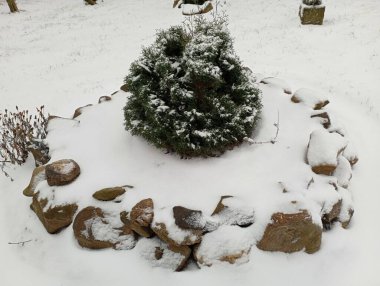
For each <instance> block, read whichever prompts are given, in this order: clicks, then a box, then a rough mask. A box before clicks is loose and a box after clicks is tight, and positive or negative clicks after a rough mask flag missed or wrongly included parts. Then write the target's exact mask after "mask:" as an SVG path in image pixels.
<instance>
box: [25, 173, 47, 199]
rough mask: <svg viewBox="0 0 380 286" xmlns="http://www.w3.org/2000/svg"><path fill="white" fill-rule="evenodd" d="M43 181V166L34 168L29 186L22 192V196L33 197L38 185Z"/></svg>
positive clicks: (44, 178) (44, 177)
mask: <svg viewBox="0 0 380 286" xmlns="http://www.w3.org/2000/svg"><path fill="white" fill-rule="evenodd" d="M44 180H46V175H45V166H40V167H37V168H35V169H34V170H33V173H32V178H31V179H30V182H29V185H28V186H27V187H26V188H25V189H24V191H23V194H24V196H27V197H33V196H34V194H35V190H36V187H37V185H38V183H39V182H41V181H44Z"/></svg>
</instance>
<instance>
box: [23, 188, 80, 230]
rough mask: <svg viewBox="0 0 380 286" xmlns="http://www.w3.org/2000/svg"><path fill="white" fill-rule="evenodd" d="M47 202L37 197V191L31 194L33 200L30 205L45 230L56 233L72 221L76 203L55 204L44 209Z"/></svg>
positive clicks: (76, 207)
mask: <svg viewBox="0 0 380 286" xmlns="http://www.w3.org/2000/svg"><path fill="white" fill-rule="evenodd" d="M47 204H48V200H47V199H40V198H38V193H37V194H35V195H34V196H33V201H32V204H31V205H30V207H31V209H32V210H33V211H34V212H35V213H36V215H37V216H38V218H39V219H40V221H41V222H42V224H43V226H44V227H45V229H46V230H47V232H49V233H58V232H59V231H61V230H62V229H63V228H65V227H67V226H69V225H70V224H71V223H72V221H73V217H74V214H75V212H76V211H77V209H78V206H77V205H76V204H67V205H57V206H54V207H49V208H48V209H47V210H44V208H45V207H46V206H47Z"/></svg>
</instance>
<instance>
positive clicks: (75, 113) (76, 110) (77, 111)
mask: <svg viewBox="0 0 380 286" xmlns="http://www.w3.org/2000/svg"><path fill="white" fill-rule="evenodd" d="M89 106H92V104H87V105H85V106H82V107H78V108H77V109H75V111H74V115H73V119H74V118H77V117H78V116H79V115H81V114H82V113H83V110H84V109H85V108H86V107H89Z"/></svg>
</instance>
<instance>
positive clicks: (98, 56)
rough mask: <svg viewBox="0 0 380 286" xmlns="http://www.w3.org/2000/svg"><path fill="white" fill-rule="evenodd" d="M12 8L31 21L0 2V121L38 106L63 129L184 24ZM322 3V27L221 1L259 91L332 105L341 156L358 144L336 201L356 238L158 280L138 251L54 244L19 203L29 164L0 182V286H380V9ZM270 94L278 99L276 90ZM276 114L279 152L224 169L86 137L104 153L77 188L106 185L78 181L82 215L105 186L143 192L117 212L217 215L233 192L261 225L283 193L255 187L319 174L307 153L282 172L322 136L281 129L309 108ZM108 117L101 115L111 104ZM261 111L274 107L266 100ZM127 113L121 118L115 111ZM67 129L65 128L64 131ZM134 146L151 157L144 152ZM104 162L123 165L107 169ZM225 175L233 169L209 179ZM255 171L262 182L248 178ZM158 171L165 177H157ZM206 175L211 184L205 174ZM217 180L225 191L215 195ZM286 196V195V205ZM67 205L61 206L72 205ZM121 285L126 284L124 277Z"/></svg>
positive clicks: (370, 3) (262, 2) (121, 13)
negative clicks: (314, 94) (303, 91)
mask: <svg viewBox="0 0 380 286" xmlns="http://www.w3.org/2000/svg"><path fill="white" fill-rule="evenodd" d="M17 3H18V5H19V8H20V9H21V10H23V11H21V12H20V13H18V14H15V15H10V14H9V13H8V7H7V5H6V4H5V2H4V1H3V2H0V28H1V29H0V97H1V109H5V108H8V109H13V108H14V106H15V105H19V107H20V108H29V109H33V108H34V107H35V106H40V105H42V104H44V105H45V106H46V109H47V110H48V111H49V112H50V113H51V114H55V115H61V116H66V117H70V116H72V113H73V111H74V110H75V108H77V107H78V106H84V105H86V104H88V103H89V102H93V103H95V102H97V100H98V98H99V97H100V96H103V95H109V94H111V93H112V92H113V91H115V90H117V89H118V87H119V86H120V85H122V83H123V77H124V76H125V75H126V73H127V69H128V67H129V65H130V63H131V62H132V61H134V60H135V59H136V58H137V57H138V55H139V54H140V51H141V46H142V45H148V44H150V43H151V42H152V41H153V39H154V37H153V36H154V33H155V29H157V28H167V27H168V26H169V25H174V24H178V23H180V22H181V21H182V20H183V19H184V18H183V16H182V15H181V13H179V10H178V9H172V7H171V4H172V3H169V2H167V1H157V0H144V1H140V0H131V1H116V0H107V1H103V2H101V1H98V4H97V5H95V6H85V5H84V4H83V2H82V1H77V0H66V1H48V0H38V1H26V0H18V1H17ZM325 4H326V14H325V21H324V25H323V26H310V25H309V26H302V25H300V20H299V18H298V8H299V1H298V0H292V1H282V0H273V1H267V0H258V1H250V2H249V4H247V1H243V0H234V1H227V2H226V4H225V7H226V10H227V14H228V15H229V17H230V23H231V24H230V29H231V32H232V35H233V37H234V38H235V47H236V51H237V54H238V55H239V56H241V58H242V60H243V61H244V63H245V64H246V65H247V66H248V67H250V68H251V69H252V70H254V72H259V73H261V75H259V74H257V75H256V76H257V78H258V79H260V78H263V77H266V75H272V76H274V77H278V78H281V79H284V80H286V81H287V82H288V83H289V84H290V85H291V86H292V87H293V88H301V87H309V88H312V89H314V90H317V91H318V92H319V93H321V94H326V96H328V98H329V100H330V101H331V103H330V104H329V105H328V106H327V107H326V108H325V109H326V110H328V111H329V112H330V111H331V112H333V113H334V114H336V115H337V116H339V118H340V119H341V120H342V122H344V124H345V126H346V129H347V133H348V134H349V135H350V143H349V145H348V146H347V147H346V149H345V151H344V154H343V155H344V156H345V157H346V158H347V156H348V155H346V152H348V150H349V148H350V145H351V143H354V144H355V146H356V148H357V150H358V152H359V155H360V161H359V163H358V164H357V165H355V167H354V176H353V178H352V180H351V184H350V190H346V189H343V188H339V194H341V195H342V197H343V198H344V197H347V199H346V200H343V205H344V209H345V210H346V212H345V214H346V215H345V216H346V218H348V209H349V207H348V206H349V205H350V203H351V204H352V201H351V192H352V196H353V198H354V203H355V215H354V217H353V220H352V223H351V226H350V228H349V229H348V230H343V229H342V228H341V227H339V226H338V225H337V227H334V228H333V229H332V230H331V231H329V232H325V233H324V234H323V240H322V247H321V250H320V251H319V252H317V253H315V254H313V255H307V254H305V253H296V254H291V255H288V254H281V253H268V252H263V251H260V250H258V249H257V248H256V247H252V250H251V252H250V255H249V257H250V262H249V263H247V264H244V265H241V266H239V267H232V268H231V266H230V265H229V264H227V265H226V266H225V265H224V264H225V263H223V265H217V266H215V267H211V268H205V269H202V270H201V271H195V270H196V269H194V268H191V267H190V270H188V271H186V272H183V273H169V272H168V271H163V270H162V269H160V268H157V269H153V270H152V269H151V266H149V265H146V263H145V262H144V261H143V260H141V259H140V255H139V254H138V252H137V251H135V250H131V251H120V252H116V251H112V250H105V251H101V252H96V251H95V252H92V251H85V250H80V249H79V248H77V247H75V241H74V238H73V235H72V232H71V231H70V228H68V229H67V230H65V231H63V232H62V233H60V234H58V235H49V234H47V233H46V231H45V230H44V228H43V226H42V225H41V223H40V221H39V220H38V218H37V217H36V216H35V214H34V213H33V212H31V211H30V209H29V204H30V198H26V197H23V196H22V194H21V192H22V189H23V188H24V187H25V186H26V185H27V184H28V182H29V179H30V174H31V172H32V170H33V168H34V163H33V162H32V160H29V161H28V162H27V163H26V164H25V165H24V166H22V167H20V168H16V169H15V170H10V171H11V175H12V176H13V178H14V179H15V181H14V182H13V183H12V182H10V181H9V180H8V179H7V178H4V177H0V191H1V196H2V200H1V201H0V206H1V207H0V226H1V228H2V231H1V233H0V242H1V243H0V253H1V257H0V283H1V284H2V285H36V284H38V285H41V286H44V285H49V286H51V285H57V284H62V285H84V286H85V285H115V286H116V285H124V284H125V283H126V281H128V283H130V284H137V283H140V284H144V283H145V282H146V283H145V284H157V285H194V284H200V285H202V283H203V284H204V282H205V281H207V283H208V284H210V285H214V284H215V285H234V284H239V285H252V283H256V284H260V285H311V286H313V285H353V286H356V285H369V286H377V285H379V283H380V275H379V273H378V265H379V263H380V258H379V255H378V253H380V244H379V243H378V237H379V235H380V226H379V224H378V218H377V216H376V214H377V211H378V202H379V201H380V193H379V192H378V187H379V185H380V178H379V176H378V168H377V165H378V162H379V161H380V154H379V152H378V142H380V132H379V124H380V120H379V118H380V116H379V114H380V97H379V96H378V90H379V83H378V78H379V74H380V55H379V50H380V31H379V28H378V27H379V26H380V12H379V9H378V1H377V0H362V1H354V0H337V1H326V3H325ZM274 15H275V16H274ZM262 88H263V89H266V91H267V92H269V91H272V89H271V88H270V87H262ZM270 93H271V92H270ZM268 97H269V98H268V100H269V101H270V98H271V94H269V93H268ZM120 104H122V105H123V104H124V100H121V99H120ZM282 104H283V103H281V104H279V109H280V118H281V124H280V125H281V128H280V134H279V142H278V144H277V143H276V144H275V145H276V146H279V149H281V150H278V152H277V151H276V152H274V153H273V152H271V150H272V149H270V148H269V147H268V146H270V145H268V146H264V147H261V146H257V145H253V146H250V147H251V150H253V153H255V156H251V155H252V154H251V153H250V152H245V151H242V150H247V149H244V148H245V147H244V148H238V149H235V150H233V152H228V153H227V154H225V155H224V156H223V157H221V158H219V159H220V160H210V161H202V160H198V159H197V160H194V161H193V160H186V161H185V162H182V161H178V162H177V161H176V160H175V159H170V160H169V161H166V160H164V158H166V157H165V156H163V155H157V156H155V157H154V158H153V157H151V156H152V154H153V153H154V154H156V150H154V149H152V148H150V146H147V145H144V142H143V141H142V140H140V139H138V138H133V137H132V138H131V137H129V136H128V135H127V133H126V132H125V131H124V130H123V127H122V126H118V127H112V128H115V129H118V130H119V131H117V132H115V133H116V134H118V136H117V137H116V138H115V137H112V138H107V139H108V140H104V137H103V136H102V135H101V134H100V132H99V134H96V132H94V133H92V134H87V133H86V134H85V135H90V136H92V139H93V141H92V145H91V146H97V152H96V153H95V152H94V154H93V157H92V160H91V164H89V163H86V162H78V163H79V165H80V166H81V167H82V166H84V167H85V168H84V170H83V173H82V174H81V176H82V175H85V174H86V173H87V172H89V173H93V174H94V170H95V169H96V170H98V171H99V173H97V172H95V173H97V174H98V176H93V177H92V178H91V182H88V181H87V182H86V184H85V183H84V182H83V180H84V179H82V178H81V176H79V177H78V179H77V182H76V188H75V189H76V190H75V191H77V193H79V191H80V193H82V192H83V193H84V194H85V195H84V196H83V198H80V199H81V200H82V203H81V206H80V207H81V208H82V207H85V206H88V205H92V204H94V203H96V202H95V201H94V200H93V199H92V198H88V197H87V195H88V194H89V193H91V192H93V191H96V190H97V189H99V188H98V187H99V186H100V185H101V187H105V186H111V185H124V184H126V183H127V184H128V183H130V184H133V183H135V184H136V185H138V186H139V187H138V189H139V190H140V191H141V190H144V192H141V193H140V194H139V192H138V190H137V189H136V190H135V191H132V192H131V193H132V194H133V195H130V196H129V197H128V198H127V197H126V198H125V200H124V201H123V204H125V205H126V207H128V208H129V207H132V206H133V205H134V204H135V203H137V202H138V201H139V199H141V198H146V197H147V196H148V195H154V194H156V193H158V192H160V195H159V196H160V197H161V199H162V200H163V201H165V202H168V203H178V204H182V205H184V206H186V207H189V208H194V209H199V208H202V209H204V210H209V211H210V212H211V211H212V210H213V209H214V208H215V206H216V203H217V201H218V199H219V197H220V195H221V194H232V195H240V196H242V197H243V199H246V200H247V204H250V205H252V206H253V207H254V210H255V216H256V219H257V221H260V222H263V221H264V220H265V218H267V216H268V215H269V213H270V212H269V209H270V207H267V204H266V203H260V202H261V200H260V199H261V196H262V194H263V193H264V194H266V195H268V196H272V197H273V198H274V197H277V195H278V192H281V191H282V188H281V187H280V186H278V184H268V185H263V186H262V192H255V191H254V190H256V188H254V187H253V184H257V185H262V181H265V179H269V177H271V176H272V175H271V174H272V173H274V174H280V173H281V174H282V178H278V181H287V182H293V183H294V182H302V184H301V186H303V187H302V188H301V189H303V188H306V186H307V184H308V182H309V180H310V179H311V177H312V176H314V175H313V174H312V173H311V172H309V171H306V170H304V169H303V167H300V163H299V162H300V161H301V160H303V159H304V158H303V155H297V156H299V157H297V159H296V160H295V161H287V160H289V159H290V158H294V157H293V155H294V154H298V153H299V152H298V151H300V150H301V149H302V148H303V150H304V151H305V150H306V149H305V146H306V145H307V142H308V135H309V134H310V133H311V132H312V131H313V130H314V129H315V128H317V126H312V127H311V126H308V127H305V129H308V131H309V132H308V134H307V136H304V131H305V130H304V129H302V131H301V130H298V128H295V127H294V126H293V125H291V126H289V125H287V124H282V123H283V122H282V121H283V118H286V117H289V120H290V121H291V122H296V121H297V120H301V119H302V120H306V119H305V118H307V116H310V114H309V113H305V114H302V116H301V115H300V114H299V113H298V112H301V113H302V112H303V111H302V110H303V109H302V108H304V107H302V106H297V105H296V107H290V108H289V109H288V108H285V109H283V105H282ZM102 105H104V107H102V108H104V109H107V106H109V105H110V103H109V102H105V103H103V104H102ZM264 105H268V103H267V102H264ZM97 108H99V107H97ZM274 109H275V110H273V112H268V113H265V114H263V116H262V117H263V123H261V124H260V126H264V125H265V126H267V127H268V128H264V129H261V130H260V132H259V133H260V134H259V135H258V136H259V137H255V138H254V139H255V140H256V139H258V140H261V139H262V140H264V139H266V138H272V137H273V134H274V132H273V131H275V128H274V127H273V126H272V124H273V123H274V122H275V121H276V117H277V106H276V107H275V108H274ZM119 110H120V112H122V109H121V107H120V108H119ZM88 111H89V112H90V113H91V108H86V109H85V110H84V114H85V113H87V112H88ZM89 116H90V115H84V117H89ZM115 116H116V117H117V118H115V122H121V121H122V116H121V115H120V114H119V113H117V114H115ZM77 119H78V120H80V121H81V123H78V121H71V120H67V121H66V122H65V123H62V122H58V121H57V122H56V123H55V124H56V128H55V130H56V131H55V134H56V135H55V136H57V139H58V138H59V137H60V136H64V134H61V135H60V136H58V134H59V133H64V132H65V131H66V130H67V128H69V127H68V125H71V127H72V128H73V129H75V128H77V129H78V132H79V129H80V130H84V129H83V127H80V126H83V125H86V123H85V122H82V116H81V117H78V118H77ZM92 120H94V121H95V120H96V122H97V124H98V125H99V126H100V127H102V126H104V123H103V122H102V121H103V119H102V118H99V117H96V116H94V118H93V119H92ZM84 121H86V120H84ZM87 121H89V120H87ZM61 124H62V125H66V127H65V128H63V129H62V130H61V131H58V130H59V128H58V125H61ZM122 131H123V132H122ZM305 132H306V131H305ZM285 134H289V135H291V136H293V137H292V138H293V140H292V141H291V142H290V141H287V140H291V138H290V136H289V138H288V137H286V139H284V138H283V135H285ZM51 140H52V139H51ZM124 140H127V141H128V143H131V142H132V144H129V145H128V146H130V147H129V148H130V149H129V151H128V152H129V153H128V154H125V155H120V154H122V152H121V150H125V149H124V148H125V146H126V144H125V141H124ZM98 142H99V143H100V144H101V145H100V146H98ZM115 142H122V143H120V144H117V143H115ZM281 142H282V143H281ZM140 145H143V146H142V148H143V149H139V148H137V146H140ZM56 146H57V149H56V150H55V151H54V152H59V153H60V156H62V157H61V158H58V153H56V157H55V158H54V159H63V158H68V157H69V155H70V152H71V151H69V150H70V148H69V146H63V145H62V146H59V144H58V143H57V144H56ZM108 148H110V149H112V150H114V151H115V154H114V155H113V156H112V158H109V160H108V159H107V158H105V157H103V154H102V153H103V151H104V150H107V149H108ZM84 150H86V149H84ZM119 152H120V153H119ZM287 152H288V153H291V154H288V153H287ZM279 154H281V155H282V156H284V158H283V162H280V165H275V164H273V162H272V161H271V160H265V159H268V158H271V157H273V158H275V157H278V156H279ZM74 155H76V154H74ZM288 155H289V156H288ZM290 155H292V156H290ZM148 158H151V159H148ZM233 158H240V160H239V164H237V163H236V164H232V162H233V160H232V159H233ZM74 159H75V158H74ZM95 159H97V160H95ZM131 160H132V161H133V165H134V168H135V170H134V171H133V172H131V173H128V172H130V171H131V170H130V169H129V170H125V165H126V164H127V163H128V162H130V161H131ZM110 161H112V162H116V163H114V164H111V165H109V162H110ZM174 161H175V162H177V163H178V164H174V163H173V162H174ZM258 162H260V163H258ZM185 163H186V164H185ZM224 163H226V165H228V168H227V167H226V169H224V168H215V167H218V166H221V165H223V164H224ZM199 164H200V165H201V167H199V166H198V167H199V172H196V171H195V170H194V169H191V168H188V169H186V170H185V172H184V171H183V169H182V170H181V172H179V171H177V169H178V168H179V167H181V166H183V165H191V166H193V165H194V166H195V165H199ZM103 165H104V166H103ZM241 166H245V168H243V169H242V168H241ZM238 167H239V168H238ZM301 169H302V171H300V170H301ZM221 170H222V171H221ZM280 170H281V172H279V171H280ZM127 171H128V172H127ZM145 172H147V173H149V178H150V179H149V180H147V179H146V178H147V176H144V179H142V178H141V177H139V176H138V174H139V173H145ZM257 172H259V173H258V175H257V176H253V174H257ZM159 173H161V174H164V177H162V178H159V177H158V176H157V175H158V174H159ZM206 173H207V174H208V175H207V176H206V175H202V174H206ZM85 177H87V176H86V175H85ZM171 177H179V180H182V181H183V183H182V186H183V187H182V188H178V186H176V184H175V183H174V182H172V181H171ZM273 177H274V175H273ZM157 178H158V179H157ZM247 178H249V179H247ZM271 178H272V177H271ZM258 181H260V182H258ZM215 182H220V185H217V184H215V185H214V183H215ZM84 186H86V187H85V188H84ZM162 186H163V187H162ZM218 187H219V189H218ZM238 187H239V190H238ZM62 188H65V187H62ZM167 189H170V190H172V191H173V190H177V191H178V192H181V196H178V197H176V198H175V199H174V198H173V199H172V198H171V195H172V192H166V191H165V190H167ZM67 190H68V188H67ZM145 191H147V192H148V191H149V193H145ZM241 191H242V192H241ZM68 192H69V193H70V190H68ZM73 192H74V190H73ZM56 193H57V194H56V195H57V196H61V195H63V194H66V195H67V192H61V191H59V192H58V191H57V192H56ZM202 195H203V196H202ZM287 195H289V196H287ZM67 196H68V195H67ZM206 196H207V199H205V197H206ZM292 196H293V194H285V197H287V198H289V199H292V198H291V197H292ZM69 197H70V196H68V197H66V198H58V199H59V200H62V201H65V200H66V201H67V200H68V199H69ZM73 197H74V196H73ZM86 200H88V201H86ZM211 201H212V202H211ZM111 206H114V203H112V204H111ZM342 215H343V213H342ZM264 227H265V225H264V224H262V225H261V223H257V224H254V225H253V226H252V228H253V230H252V231H253V232H256V230H257V229H260V228H262V229H263V228H264ZM256 237H257V236H255V238H256ZM29 239H31V241H30V242H28V243H25V244H24V245H21V244H20V245H9V244H8V242H19V241H27V240H29ZM70 261H74V262H75V263H70ZM20 273H22V275H20ZM121 273H122V275H121ZM145 273H147V274H149V275H145ZM268 273H269V274H268ZM273 273H275V274H273ZM141 274H142V275H141ZM123 275H125V277H126V278H125V279H123V278H121V277H122V276H123ZM142 281H143V282H142Z"/></svg>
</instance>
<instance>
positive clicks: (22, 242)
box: [8, 239, 32, 246]
mask: <svg viewBox="0 0 380 286" xmlns="http://www.w3.org/2000/svg"><path fill="white" fill-rule="evenodd" d="M31 241H32V240H31V239H29V240H24V241H19V242H8V244H13V245H19V244H21V246H24V244H25V243H28V242H31Z"/></svg>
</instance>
